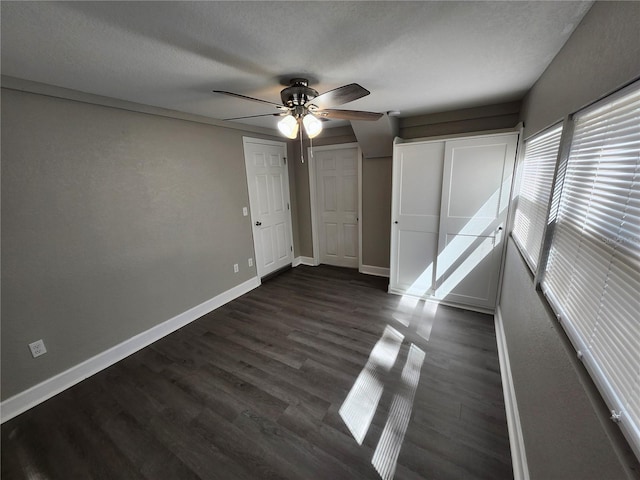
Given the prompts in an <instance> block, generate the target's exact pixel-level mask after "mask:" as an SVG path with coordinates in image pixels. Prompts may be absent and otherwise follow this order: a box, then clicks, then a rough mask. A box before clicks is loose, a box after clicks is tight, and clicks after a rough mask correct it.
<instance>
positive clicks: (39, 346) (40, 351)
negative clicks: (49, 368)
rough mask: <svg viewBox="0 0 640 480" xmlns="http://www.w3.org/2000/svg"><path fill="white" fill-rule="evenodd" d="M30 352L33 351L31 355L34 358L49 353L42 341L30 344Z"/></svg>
mask: <svg viewBox="0 0 640 480" xmlns="http://www.w3.org/2000/svg"><path fill="white" fill-rule="evenodd" d="M29 350H31V355H32V356H33V358H36V357H39V356H40V355H44V354H45V353H47V348H46V347H45V346H44V342H43V341H42V340H38V341H36V342H33V343H30V344H29Z"/></svg>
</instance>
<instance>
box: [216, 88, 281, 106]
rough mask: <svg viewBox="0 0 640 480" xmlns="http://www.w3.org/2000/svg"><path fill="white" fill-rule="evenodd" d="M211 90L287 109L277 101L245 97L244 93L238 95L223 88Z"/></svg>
mask: <svg viewBox="0 0 640 480" xmlns="http://www.w3.org/2000/svg"><path fill="white" fill-rule="evenodd" d="M212 91H213V93H221V94H222V95H230V96H232V97H236V98H242V99H244V100H250V101H252V102H260V103H266V104H267V105H271V106H272V107H276V108H279V109H280V110H284V109H287V107H285V106H284V105H281V104H278V103H273V102H269V101H267V100H260V99H259V98H253V97H247V96H246V95H240V94H239V93H233V92H225V91H223V90H212Z"/></svg>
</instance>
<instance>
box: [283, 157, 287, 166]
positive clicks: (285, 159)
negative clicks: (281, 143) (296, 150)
mask: <svg viewBox="0 0 640 480" xmlns="http://www.w3.org/2000/svg"><path fill="white" fill-rule="evenodd" d="M282 160H284V164H285V165H286V164H287V157H282Z"/></svg>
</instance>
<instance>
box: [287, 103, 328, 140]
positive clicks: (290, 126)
mask: <svg viewBox="0 0 640 480" xmlns="http://www.w3.org/2000/svg"><path fill="white" fill-rule="evenodd" d="M305 110H306V109H305ZM300 119H302V125H303V126H304V131H305V133H306V134H307V137H309V138H315V137H317V136H318V135H319V134H320V132H322V122H321V121H320V120H319V119H318V118H317V117H316V116H315V115H312V114H311V113H309V112H308V111H305V112H303V113H302V114H299V113H297V112H296V113H295V114H293V113H290V114H288V115H287V116H285V117H284V118H283V119H282V120H280V121H279V122H278V130H280V132H281V133H282V134H283V135H284V136H285V137H287V138H291V139H294V138H296V137H297V136H298V130H299V128H300V127H299V124H300Z"/></svg>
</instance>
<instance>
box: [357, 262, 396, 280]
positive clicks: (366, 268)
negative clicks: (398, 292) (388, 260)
mask: <svg viewBox="0 0 640 480" xmlns="http://www.w3.org/2000/svg"><path fill="white" fill-rule="evenodd" d="M360 273H364V274H367V275H375V276H376V277H387V278H388V277H389V269H388V268H385V267H376V266H374V265H362V266H361V267H360Z"/></svg>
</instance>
